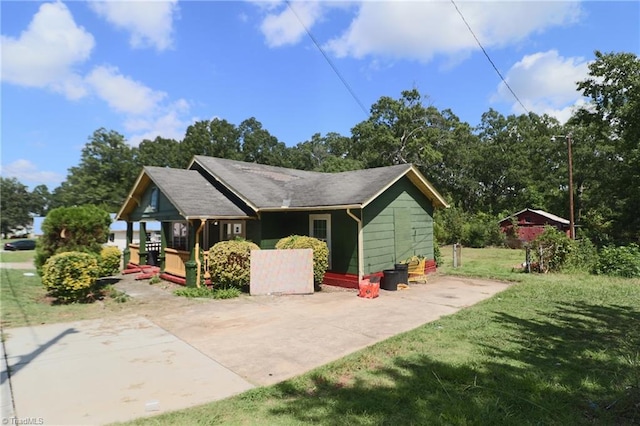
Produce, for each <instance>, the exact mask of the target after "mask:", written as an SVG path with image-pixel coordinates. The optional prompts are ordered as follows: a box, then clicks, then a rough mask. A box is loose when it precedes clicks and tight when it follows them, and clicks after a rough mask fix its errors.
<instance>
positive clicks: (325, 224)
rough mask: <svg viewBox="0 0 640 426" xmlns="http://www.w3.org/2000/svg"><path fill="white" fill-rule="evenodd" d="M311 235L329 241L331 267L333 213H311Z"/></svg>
mask: <svg viewBox="0 0 640 426" xmlns="http://www.w3.org/2000/svg"><path fill="white" fill-rule="evenodd" d="M309 236H310V237H313V238H317V239H319V240H322V241H324V242H325V243H327V247H328V248H329V269H331V215H330V214H311V215H309Z"/></svg>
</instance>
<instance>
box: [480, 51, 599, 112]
mask: <svg viewBox="0 0 640 426" xmlns="http://www.w3.org/2000/svg"><path fill="white" fill-rule="evenodd" d="M588 65H589V63H588V62H587V61H586V60H584V59H583V58H574V57H570V58H564V57H562V56H560V55H559V54H558V52H557V51H555V50H549V51H547V52H538V53H534V54H532V55H526V56H524V57H523V58H522V59H521V60H520V61H518V62H516V63H515V64H514V65H513V66H512V67H511V69H509V71H508V72H507V74H506V76H505V80H506V81H507V83H509V86H510V87H511V88H512V89H513V91H514V92H515V93H516V94H517V95H518V98H519V99H520V100H521V101H522V103H523V104H524V106H525V107H526V108H527V109H528V110H529V111H533V112H535V113H538V114H549V115H553V116H555V117H556V118H558V120H560V121H562V122H565V121H566V120H567V119H568V118H569V117H570V116H571V113H572V110H573V108H574V107H575V106H580V105H583V104H584V100H583V98H582V94H581V93H580V92H578V90H577V86H576V83H577V82H578V81H581V80H584V79H585V78H587V76H588V73H589V68H588ZM491 100H492V101H493V102H499V101H501V102H508V103H511V104H513V106H512V109H513V111H514V112H515V113H519V114H521V113H523V112H524V111H523V110H522V107H521V106H520V105H519V104H518V103H517V101H515V99H514V97H513V95H512V94H511V93H510V92H509V90H508V89H507V87H506V86H505V84H504V83H500V84H499V85H498V88H497V91H496V93H495V94H494V95H493V97H492V99H491Z"/></svg>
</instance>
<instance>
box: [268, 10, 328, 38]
mask: <svg viewBox="0 0 640 426" xmlns="http://www.w3.org/2000/svg"><path fill="white" fill-rule="evenodd" d="M275 7H276V6H275V5H274V4H269V7H268V8H267V9H268V10H272V9H273V8H275ZM322 11H323V9H322V7H321V5H320V3H319V2H317V1H305V2H291V3H289V6H287V5H285V7H284V9H282V10H280V12H278V13H276V12H270V13H268V14H267V16H266V17H265V18H264V20H263V21H262V24H261V25H260V30H261V31H262V33H263V34H264V36H265V38H266V42H267V45H268V46H269V47H279V46H284V45H287V44H296V43H298V42H299V41H300V40H301V39H302V37H303V36H304V35H305V34H306V30H305V28H307V29H311V27H312V26H313V25H314V24H315V23H316V22H317V20H318V19H320V18H321V17H322Z"/></svg>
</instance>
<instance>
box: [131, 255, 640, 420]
mask: <svg viewBox="0 0 640 426" xmlns="http://www.w3.org/2000/svg"><path fill="white" fill-rule="evenodd" d="M518 253H522V252H518V251H513V250H503V249H485V250H473V249H463V255H462V262H463V266H462V267H460V268H457V269H456V270H455V271H453V270H451V268H448V266H447V264H446V262H445V265H444V266H443V267H442V270H444V271H447V272H455V273H456V274H460V275H469V276H471V275H475V276H484V277H497V278H501V279H517V280H519V281H520V282H519V283H517V284H514V285H513V286H511V287H510V288H509V289H507V290H506V291H504V292H502V293H500V294H498V295H496V296H494V297H492V298H491V299H488V300H486V301H484V302H481V303H479V304H477V305H475V306H472V307H470V308H468V309H465V310H462V311H460V312H458V313H456V314H454V315H451V316H447V317H444V318H442V319H440V320H438V321H435V322H432V323H429V324H425V325H424V326H421V327H419V328H417V329H415V330H413V331H410V332H407V333H404V334H401V335H398V336H395V337H393V338H391V339H388V340H385V341H383V342H380V343H378V344H376V345H373V346H371V347H369V348H366V349H364V350H362V351H359V352H357V353H354V354H352V355H349V356H347V357H345V358H342V359H340V360H338V361H336V362H333V363H330V364H327V365H325V366H323V367H320V368H318V369H315V370H313V371H311V372H309V373H307V374H304V375H302V376H299V377H297V378H294V379H291V380H288V381H285V382H282V383H280V384H277V385H273V386H270V387H262V388H257V389H254V390H251V391H249V392H246V393H243V394H241V395H238V396H236V397H232V398H229V399H226V400H223V401H218V402H214V403H210V404H205V405H202V406H198V407H195V408H191V409H186V410H181V411H176V412H172V413H167V414H162V415H160V416H156V417H149V418H142V419H138V420H136V421H134V422H131V423H129V424H135V425H148V424H154V425H173V424H189V425H196V424H202V425H205V424H225V425H227V424H228V425H263V424H269V425H294V424H309V423H316V424H323V425H342V424H349V425H386V424H388V425H409V424H416V425H432V424H433V425H486V424H491V425H567V424H572V425H573V424H585V425H587V424H589V425H590V424H603V425H608V424H638V423H640V327H639V326H638V324H640V280H638V279H635V280H631V279H626V280H625V279H616V278H603V277H601V276H590V275H586V274H575V275H562V274H557V275H551V274H548V275H536V274H523V273H517V272H512V271H511V268H512V267H513V266H515V265H516V264H518V263H521V262H522V260H523V257H524V255H523V254H522V255H519V254H518ZM443 254H445V253H444V251H443ZM445 257H447V255H446V254H445ZM449 259H450V255H449ZM256 362H259V360H256Z"/></svg>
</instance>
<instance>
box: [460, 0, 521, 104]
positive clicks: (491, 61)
mask: <svg viewBox="0 0 640 426" xmlns="http://www.w3.org/2000/svg"><path fill="white" fill-rule="evenodd" d="M451 4H453V7H455V8H456V11H457V12H458V15H460V18H462V21H463V22H464V24H465V25H466V26H467V28H468V29H469V32H470V33H471V35H472V36H473V38H474V39H476V42H477V43H478V46H480V49H482V53H484V56H486V57H487V60H488V61H489V63H491V66H492V67H493V69H494V70H495V71H496V72H497V73H498V76H500V80H502V82H503V83H504V85H505V86H507V89H509V91H510V92H511V94H512V95H513V97H514V98H516V101H518V103H519V104H520V106H521V107H522V109H523V110H524V111H525V112H526V113H527V114H529V110H528V109H527V107H525V106H524V104H523V103H522V101H521V100H520V98H519V97H518V95H516V92H514V91H513V89H512V88H511V86H509V83H507V80H505V79H504V77H503V76H502V73H501V72H500V70H499V69H498V67H496V64H494V63H493V60H492V59H491V57H490V56H489V54H488V53H487V51H486V50H485V49H484V47H483V46H482V43H480V40H478V37H476V34H475V33H474V32H473V30H472V29H471V26H470V25H469V23H468V22H467V20H466V19H465V17H464V15H463V14H462V12H460V9H458V5H457V4H456V3H455V1H454V0H451Z"/></svg>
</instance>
